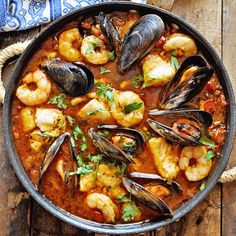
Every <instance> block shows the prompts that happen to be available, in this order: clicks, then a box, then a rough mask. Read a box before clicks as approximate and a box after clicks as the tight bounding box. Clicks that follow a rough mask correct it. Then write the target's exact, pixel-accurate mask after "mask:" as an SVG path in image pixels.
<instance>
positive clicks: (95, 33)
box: [12, 11, 227, 224]
mask: <svg viewBox="0 0 236 236" xmlns="http://www.w3.org/2000/svg"><path fill="white" fill-rule="evenodd" d="M144 26H146V27H144ZM137 48H138V49H139V50H137ZM226 105H227V104H226V101H225V97H224V93H223V90H222V88H221V86H220V84H219V81H218V78H217V75H216V74H215V73H214V68H211V66H210V65H209V64H208V63H207V62H206V60H205V59H204V58H203V57H202V56H201V52H199V49H198V48H197V45H196V43H195V42H194V39H192V38H191V37H190V36H188V35H186V34H184V33H182V32H181V31H180V30H179V28H178V26H177V25H171V24H170V25H167V24H166V25H165V24H164V22H163V21H162V20H161V19H160V18H159V17H158V16H157V15H151V14H150V15H145V16H141V15H139V13H138V12H132V11H131V12H113V13H111V14H108V15H105V14H104V13H102V12H101V13H100V14H99V15H98V16H96V17H94V16H86V17H81V18H79V19H78V20H77V21H75V22H72V23H71V24H69V25H67V26H65V27H64V28H63V29H61V31H60V32H58V34H56V35H53V36H52V37H51V38H49V39H48V40H47V41H45V42H44V43H43V44H42V46H41V47H40V48H39V50H38V51H37V52H36V53H35V55H34V56H33V57H32V58H31V60H30V62H29V63H28V65H27V66H26V68H25V71H24V73H23V74H22V77H21V78H20V84H19V86H18V88H17V90H16V97H15V98H14V102H13V111H12V120H13V127H12V129H13V133H14V136H15V143H16V147H17V151H18V153H19V156H20V159H21V162H22V164H23V166H24V167H25V170H26V171H27V173H28V175H29V177H30V178H31V180H32V182H33V183H34V184H35V185H36V186H37V188H38V189H39V191H40V192H42V193H43V194H44V195H45V196H46V197H48V198H49V199H50V200H51V201H53V202H54V203H55V204H57V205H58V206H59V207H61V208H63V209H65V210H67V211H68V212H70V213H72V214H74V215H78V216H81V217H83V218H86V219H90V220H93V221H97V222H101V223H104V222H105V223H113V224H117V223H127V222H136V221H144V220H149V219H153V218H157V217H160V216H167V217H171V216H172V215H173V210H175V209H177V208H178V207H179V206H180V205H181V204H182V203H184V202H185V201H187V200H188V199H190V198H191V197H192V196H194V194H196V193H197V192H198V191H201V190H202V189H203V188H204V185H205V178H206V177H207V176H208V175H209V173H210V171H211V169H212V168H214V165H215V163H216V162H217V159H218V158H219V157H220V154H221V150H222V145H223V143H224V138H225V132H226V127H225V126H226V121H225V120H226V117H225V114H226ZM216 108H217V109H216Z"/></svg>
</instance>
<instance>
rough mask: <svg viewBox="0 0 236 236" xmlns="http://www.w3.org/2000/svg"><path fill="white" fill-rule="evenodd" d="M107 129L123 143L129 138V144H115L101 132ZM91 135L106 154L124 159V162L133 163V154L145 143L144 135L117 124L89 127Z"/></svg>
mask: <svg viewBox="0 0 236 236" xmlns="http://www.w3.org/2000/svg"><path fill="white" fill-rule="evenodd" d="M103 130H106V131H109V133H111V136H112V137H111V139H113V142H115V139H116V138H118V142H120V143H121V144H122V140H124V139H127V140H130V141H128V144H129V145H126V146H125V145H121V146H122V147H120V146H119V145H115V144H113V143H112V142H111V141H110V140H108V139H107V137H104V136H103V135H102V134H101V131H103ZM89 135H90V137H91V139H92V141H93V144H94V145H95V147H96V148H97V149H98V150H99V151H100V152H102V153H103V154H105V155H106V156H107V157H108V158H111V159H114V160H118V161H122V162H124V163H132V162H133V160H132V156H133V155H134V154H136V153H138V152H139V151H140V149H141V147H142V145H143V144H144V143H145V141H144V137H143V135H142V134H141V133H140V132H138V131H137V130H135V129H128V128H121V127H118V126H116V125H101V126H98V127H97V128H96V131H95V129H94V128H91V129H89Z"/></svg>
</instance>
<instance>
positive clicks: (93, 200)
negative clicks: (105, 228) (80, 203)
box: [86, 193, 118, 223]
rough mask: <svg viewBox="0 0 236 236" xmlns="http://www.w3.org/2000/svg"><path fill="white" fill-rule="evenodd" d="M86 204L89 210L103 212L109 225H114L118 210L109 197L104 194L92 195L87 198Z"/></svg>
mask: <svg viewBox="0 0 236 236" xmlns="http://www.w3.org/2000/svg"><path fill="white" fill-rule="evenodd" d="M86 203H87V205H88V207H89V208H97V209H99V210H101V211H102V213H103V215H104V217H105V219H106V221H107V222H108V223H114V221H115V217H116V214H117V211H118V208H117V206H116V205H115V203H113V201H112V200H111V199H110V198H109V197H108V196H106V195H105V194H102V193H91V194H89V195H88V196H87V198H86Z"/></svg>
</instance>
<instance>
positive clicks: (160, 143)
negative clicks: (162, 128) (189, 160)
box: [148, 138, 179, 180]
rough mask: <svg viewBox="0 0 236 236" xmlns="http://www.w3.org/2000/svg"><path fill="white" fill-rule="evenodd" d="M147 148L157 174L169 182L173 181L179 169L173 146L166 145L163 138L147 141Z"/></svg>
mask: <svg viewBox="0 0 236 236" xmlns="http://www.w3.org/2000/svg"><path fill="white" fill-rule="evenodd" d="M148 148H149V150H150V151H151V154H152V157H153V160H154V165H155V167H156V169H157V170H158V172H159V174H160V175H161V176H162V177H163V178H166V179H169V180H172V179H175V178H176V176H177V174H178V172H179V167H178V158H177V155H175V153H174V152H173V146H172V145H171V144H169V143H167V142H166V140H165V139H164V138H151V139H149V140H148Z"/></svg>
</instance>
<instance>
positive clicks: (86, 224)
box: [3, 2, 235, 235]
mask: <svg viewBox="0 0 236 236" xmlns="http://www.w3.org/2000/svg"><path fill="white" fill-rule="evenodd" d="M128 10H137V11H139V12H140V13H141V14H150V13H152V14H157V15H159V16H160V17H161V18H162V19H163V21H164V22H168V23H175V24H177V25H178V26H180V30H181V31H182V32H186V34H188V35H191V36H192V37H193V38H194V39H195V42H196V43H197V46H198V48H199V49H200V50H201V52H202V53H203V56H204V57H205V58H206V59H207V61H208V62H209V63H210V64H211V65H212V67H213V68H214V69H215V72H216V73H217V75H218V78H219V80H220V84H221V86H222V87H223V89H224V93H225V97H226V100H227V103H228V107H227V134H226V139H225V145H224V147H223V150H222V155H221V158H220V159H219V161H218V163H217V165H216V166H215V168H214V169H213V170H212V171H211V174H210V175H209V176H208V178H207V184H206V187H205V189H204V190H203V191H201V192H199V193H197V194H196V195H195V196H194V197H193V198H192V199H190V200H189V201H188V202H186V203H184V204H183V205H182V206H180V207H179V208H178V209H177V210H175V211H174V216H173V217H172V218H169V219H164V218H163V219H160V220H159V221H157V222H146V223H144V222H142V223H141V222H140V223H132V224H117V225H110V224H100V223H96V222H93V221H90V220H86V219H83V218H80V217H77V216H74V215H72V214H70V213H68V212H66V211H65V210H63V209H61V208H59V207H57V206H56V205H55V204H53V203H52V202H51V201H49V200H48V199H47V198H45V197H44V196H43V195H42V194H41V193H39V192H38V191H37V190H36V189H35V187H34V185H33V184H32V183H31V181H30V179H29V177H28V176H27V174H26V172H25V170H24V168H23V166H22V164H21V162H20V159H19V156H18V154H17V151H16V147H15V143H14V137H13V133H12V120H11V111H12V101H13V98H14V94H15V91H16V86H17V83H18V79H19V78H20V75H21V73H22V71H23V69H24V67H25V65H26V64H27V63H28V61H29V60H30V58H31V57H32V55H33V54H34V53H35V52H36V51H37V50H38V48H39V46H40V44H41V43H42V42H43V41H44V40H45V39H47V38H48V37H50V36H51V35H52V34H54V33H57V32H58V31H59V30H60V29H61V28H62V27H63V26H64V25H66V24H68V23H69V22H71V21H73V20H75V19H76V18H77V17H78V16H83V15H85V14H88V15H97V14H98V13H99V12H100V11H104V12H105V13H108V12H112V11H128ZM3 128H4V130H3V131H4V138H5V144H6V148H7V152H8V155H9V157H10V160H11V163H12V166H13V168H14V170H15V172H16V174H17V176H18V178H19V179H20V181H21V182H22V184H23V185H24V187H25V188H26V190H27V191H28V192H29V193H30V194H31V195H32V196H33V198H34V199H35V200H36V201H37V202H38V203H39V204H40V205H41V206H43V207H44V208H45V209H46V210H48V211H49V212H51V213H52V214H53V215H55V216H57V217H58V218H60V219H62V220H64V221H65V222H67V223H69V224H72V225H74V226H76V227H79V228H81V229H84V230H88V231H93V232H97V233H104V234H119V235H120V234H131V233H142V232H146V231H150V230H155V229H157V228H160V227H163V226H166V225H168V224H170V223H173V222H175V221H176V220H178V219H180V218H181V217H183V216H184V215H185V214H187V213H188V212H189V211H190V210H192V209H193V208H194V207H195V206H196V205H197V204H199V203H200V202H201V201H202V200H203V199H204V198H205V197H206V196H207V194H208V193H209V192H210V191H211V189H212V188H213V187H214V186H215V184H216V183H217V181H218V179H219V177H220V176H221V174H222V172H223V170H224V169H225V166H226V164H227V162H228V159H229V157H230V153H231V149H232V146H233V140H234V133H235V101H234V95H233V90H232V85H231V83H230V80H229V77H228V75H227V72H226V70H225V68H224V66H223V64H222V62H221V60H220V58H219V57H218V55H217V54H216V52H215V51H214V49H213V48H212V46H211V45H210V44H209V43H208V42H207V41H206V39H205V38H204V37H203V36H202V35H201V34H199V33H198V32H197V31H196V30H195V29H194V28H193V27H192V26H190V25H189V24H187V23H186V22H185V21H183V20H182V19H181V18H179V17H177V16H175V15H173V14H172V13H169V12H167V11H165V10H162V9H159V8H157V7H153V6H149V5H143V4H136V3H130V2H116V3H115V2H112V3H103V4H97V5H94V6H89V7H85V8H82V9H80V10H77V11H75V12H73V13H71V14H69V15H67V16H64V17H62V18H60V19H58V20H56V21H54V22H53V23H52V24H50V25H49V26H48V27H46V28H45V29H44V30H43V31H42V32H41V33H40V34H39V35H38V36H37V38H36V39H35V40H34V41H33V42H32V43H31V44H30V45H29V46H28V48H27V49H26V50H25V52H24V53H23V54H22V56H21V57H20V59H19V60H18V62H17V64H16V65H15V68H14V71H13V72H12V74H11V77H10V80H9V83H8V86H7V89H6V96H5V102H4V107H3Z"/></svg>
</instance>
